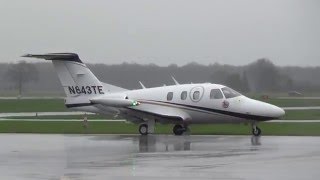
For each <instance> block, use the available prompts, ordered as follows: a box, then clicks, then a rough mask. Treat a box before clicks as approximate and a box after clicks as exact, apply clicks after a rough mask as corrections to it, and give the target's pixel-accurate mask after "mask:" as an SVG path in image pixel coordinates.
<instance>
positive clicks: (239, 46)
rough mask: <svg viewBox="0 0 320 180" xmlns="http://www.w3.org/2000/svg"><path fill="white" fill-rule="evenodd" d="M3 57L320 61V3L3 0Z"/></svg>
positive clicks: (304, 63) (9, 59) (116, 61)
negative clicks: (70, 55)
mask: <svg viewBox="0 0 320 180" xmlns="http://www.w3.org/2000/svg"><path fill="white" fill-rule="evenodd" d="M0 22H1V25H0V62H13V61H16V60H17V59H21V58H18V57H19V56H20V55H22V54H24V53H46V52H76V53H78V54H79V55H80V56H81V59H82V60H83V61H85V62H88V63H89V62H90V63H107V64H119V63H122V62H125V61H126V62H136V63H156V64H158V65H168V64H172V63H176V64H178V65H184V64H186V63H188V62H192V61H195V62H198V63H201V64H209V63H214V62H219V63H222V64H235V65H243V64H247V63H249V62H252V61H254V60H256V59H258V58H261V57H267V58H269V59H271V60H272V61H273V62H274V63H275V64H277V65H302V66H313V65H320V35H319V34H320V1H319V0H264V1H262V0H54V1H46V0H23V1H22V0H0Z"/></svg>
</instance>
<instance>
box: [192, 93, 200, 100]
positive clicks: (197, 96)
mask: <svg viewBox="0 0 320 180" xmlns="http://www.w3.org/2000/svg"><path fill="white" fill-rule="evenodd" d="M192 99H193V100H195V101H196V100H199V99H200V91H195V92H193V95H192Z"/></svg>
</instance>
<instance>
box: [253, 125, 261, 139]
mask: <svg viewBox="0 0 320 180" xmlns="http://www.w3.org/2000/svg"><path fill="white" fill-rule="evenodd" d="M252 135H254V136H260V135H261V129H260V128H259V127H258V126H257V123H256V122H253V123H252Z"/></svg>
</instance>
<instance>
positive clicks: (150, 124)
mask: <svg viewBox="0 0 320 180" xmlns="http://www.w3.org/2000/svg"><path fill="white" fill-rule="evenodd" d="M22 57H30V58H41V59H46V60H51V61H52V63H53V65H54V67H55V70H56V72H57V74H58V77H59V79H60V81H61V84H62V86H63V89H64V91H65V93H66V96H67V97H66V99H65V105H66V107H67V108H70V109H72V110H75V111H85V112H92V113H99V114H102V115H114V116H120V117H123V118H125V119H126V120H127V121H130V122H133V123H136V124H140V125H139V132H140V134H142V135H147V134H149V133H153V132H154V127H155V123H162V124H174V127H173V133H174V134H175V135H182V134H184V133H185V132H187V131H189V128H188V127H189V125H192V124H209V123H250V124H251V125H252V134H253V135H254V136H259V135H260V134H261V129H260V128H258V127H257V123H258V122H261V121H268V120H272V119H279V118H280V117H282V116H284V114H285V111H284V110H283V109H281V108H279V107H277V106H274V105H271V104H268V103H265V102H261V101H257V100H254V99H250V98H248V97H245V96H243V95H241V94H240V93H238V92H237V91H235V90H233V89H231V88H229V87H226V86H224V85H219V84H211V83H203V84H179V83H178V82H177V81H176V80H175V79H174V81H175V85H172V86H163V87H155V88H146V87H145V86H144V85H143V84H142V83H141V82H140V84H141V86H142V89H138V90H128V89H124V88H120V87H117V86H113V85H110V84H105V83H102V82H100V81H99V80H98V79H97V78H96V76H95V75H94V74H93V73H92V72H91V71H90V70H89V69H88V68H87V66H86V65H85V64H84V63H83V62H82V61H81V60H80V59H79V56H78V55H77V54H74V53H49V54H26V55H23V56H22Z"/></svg>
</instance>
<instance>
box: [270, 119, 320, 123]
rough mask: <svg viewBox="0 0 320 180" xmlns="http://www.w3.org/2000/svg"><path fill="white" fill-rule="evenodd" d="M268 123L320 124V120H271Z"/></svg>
mask: <svg viewBox="0 0 320 180" xmlns="http://www.w3.org/2000/svg"><path fill="white" fill-rule="evenodd" d="M266 122H268V123H320V120H271V121H266Z"/></svg>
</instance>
